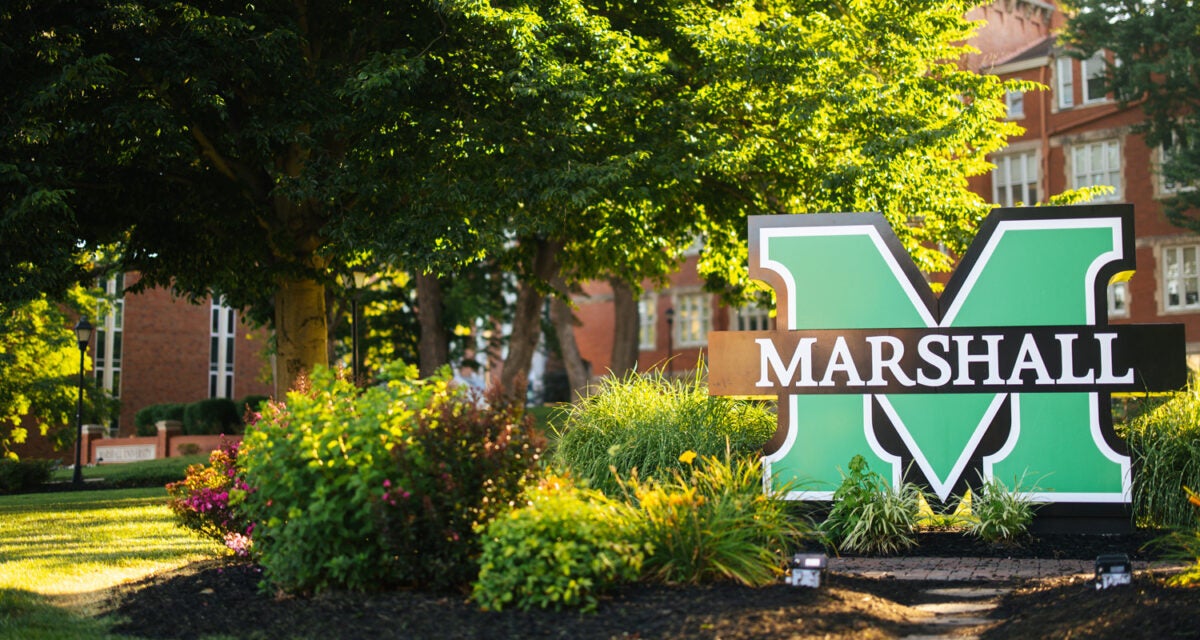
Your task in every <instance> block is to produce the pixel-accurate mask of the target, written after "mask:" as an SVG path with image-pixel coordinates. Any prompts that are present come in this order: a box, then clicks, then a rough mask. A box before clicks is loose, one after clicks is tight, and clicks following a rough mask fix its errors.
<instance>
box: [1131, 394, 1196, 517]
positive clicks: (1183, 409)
mask: <svg viewBox="0 0 1200 640" xmlns="http://www.w3.org/2000/svg"><path fill="white" fill-rule="evenodd" d="M1128 442H1129V449H1130V453H1131V455H1132V457H1133V465H1134V468H1135V469H1138V472H1137V473H1135V474H1133V512H1134V517H1135V519H1136V520H1137V522H1138V524H1140V525H1142V526H1148V527H1167V528H1177V527H1191V526H1193V524H1194V522H1195V514H1194V513H1193V510H1192V507H1191V505H1190V504H1189V503H1188V502H1187V501H1182V500H1180V499H1179V488H1180V487H1182V486H1189V487H1200V390H1198V389H1197V387H1196V385H1195V384H1193V385H1192V386H1191V387H1190V388H1189V389H1188V390H1187V391H1182V392H1179V393H1177V394H1175V395H1174V397H1173V398H1171V400H1169V401H1168V402H1166V403H1164V404H1162V405H1160V406H1158V407H1156V408H1154V409H1153V410H1152V411H1150V412H1148V413H1145V414H1143V415H1141V416H1139V417H1137V418H1136V419H1134V420H1133V422H1132V423H1131V424H1130V426H1129V435H1128Z"/></svg>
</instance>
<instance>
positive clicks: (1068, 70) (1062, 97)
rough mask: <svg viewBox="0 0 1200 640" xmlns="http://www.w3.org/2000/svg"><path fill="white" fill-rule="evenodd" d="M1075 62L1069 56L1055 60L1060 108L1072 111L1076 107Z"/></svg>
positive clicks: (1056, 88) (1055, 82)
mask: <svg viewBox="0 0 1200 640" xmlns="http://www.w3.org/2000/svg"><path fill="white" fill-rule="evenodd" d="M1073 63H1074V60H1073V59H1072V58H1070V57H1069V56H1065V55H1064V56H1060V57H1059V58H1057V59H1056V60H1055V67H1054V69H1055V73H1054V76H1055V78H1054V89H1055V94H1056V95H1057V96H1058V108H1059V109H1070V108H1071V107H1073V106H1075V68H1074V64H1073Z"/></svg>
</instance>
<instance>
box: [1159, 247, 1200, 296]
mask: <svg viewBox="0 0 1200 640" xmlns="http://www.w3.org/2000/svg"><path fill="white" fill-rule="evenodd" d="M1161 258H1162V268H1161V269H1160V272H1161V273H1162V305H1163V309H1164V310H1166V311H1193V310H1196V309H1200V245H1194V244H1187V245H1176V246H1171V247H1163V248H1162V254H1161ZM1189 266H1190V267H1191V268H1190V270H1189V269H1188V267H1189ZM1189 271H1190V272H1189ZM1189 289H1190V291H1189Z"/></svg>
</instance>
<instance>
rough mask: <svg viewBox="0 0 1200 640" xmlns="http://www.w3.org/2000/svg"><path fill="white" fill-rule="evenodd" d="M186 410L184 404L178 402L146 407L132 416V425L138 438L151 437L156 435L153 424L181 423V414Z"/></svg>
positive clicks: (156, 431) (156, 430)
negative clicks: (163, 422) (165, 421)
mask: <svg viewBox="0 0 1200 640" xmlns="http://www.w3.org/2000/svg"><path fill="white" fill-rule="evenodd" d="M186 409H187V405H186V404H182V403H178V402H162V403H159V404H150V405H146V406H144V407H142V408H141V409H138V411H137V413H135V414H133V424H134V426H135V427H136V429H137V434H138V435H139V436H143V437H149V436H153V435H155V434H157V433H158V429H157V428H156V427H155V423H157V422H159V421H162V420H175V421H178V422H180V423H182V422H183V414H184V411H185V410H186Z"/></svg>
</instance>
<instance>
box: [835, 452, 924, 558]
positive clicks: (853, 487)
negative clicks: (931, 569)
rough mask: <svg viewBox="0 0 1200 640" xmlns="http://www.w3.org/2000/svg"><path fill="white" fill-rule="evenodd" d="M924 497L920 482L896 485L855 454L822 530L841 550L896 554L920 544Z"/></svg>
mask: <svg viewBox="0 0 1200 640" xmlns="http://www.w3.org/2000/svg"><path fill="white" fill-rule="evenodd" d="M923 498H924V494H923V492H922V491H921V489H920V487H918V486H917V485H915V484H912V483H901V484H900V486H899V487H892V486H891V485H889V484H888V482H887V481H886V480H884V479H883V477H882V476H880V475H879V474H878V473H876V472H874V471H871V470H870V469H869V468H868V465H867V461H866V459H865V458H863V457H862V456H854V458H852V459H851V460H850V473H849V474H848V475H847V474H845V473H843V474H842V484H841V485H840V486H839V487H838V488H837V491H835V492H834V494H833V508H832V509H831V510H830V512H829V515H828V516H827V517H826V518H825V521H824V522H823V523H821V532H822V534H823V535H825V536H826V538H827V539H828V540H829V541H830V542H831V543H832V544H833V545H834V546H835V547H836V548H837V549H838V550H839V551H854V552H859V553H895V552H896V551H900V550H902V549H907V548H909V547H912V546H914V545H915V544H916V543H917V526H918V524H919V523H920V518H921V516H920V510H921V501H922V499H923Z"/></svg>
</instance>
